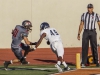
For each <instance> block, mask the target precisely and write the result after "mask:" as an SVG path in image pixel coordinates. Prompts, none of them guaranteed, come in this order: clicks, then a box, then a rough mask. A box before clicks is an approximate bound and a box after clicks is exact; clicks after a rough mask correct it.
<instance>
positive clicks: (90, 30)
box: [84, 29, 96, 31]
mask: <svg viewBox="0 0 100 75" xmlns="http://www.w3.org/2000/svg"><path fill="white" fill-rule="evenodd" d="M95 30H96V29H91V30H89V29H84V31H95Z"/></svg>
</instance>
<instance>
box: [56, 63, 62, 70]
mask: <svg viewBox="0 0 100 75" xmlns="http://www.w3.org/2000/svg"><path fill="white" fill-rule="evenodd" d="M55 67H56V68H57V69H58V71H59V72H63V71H62V69H61V67H60V66H59V65H58V64H56V65H55Z"/></svg>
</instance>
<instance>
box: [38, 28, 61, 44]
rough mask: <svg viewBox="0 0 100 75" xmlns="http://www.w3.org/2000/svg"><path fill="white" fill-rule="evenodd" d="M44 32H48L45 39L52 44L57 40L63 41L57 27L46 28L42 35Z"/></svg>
mask: <svg viewBox="0 0 100 75" xmlns="http://www.w3.org/2000/svg"><path fill="white" fill-rule="evenodd" d="M43 33H46V37H45V39H46V40H48V41H49V42H50V44H52V43H53V42H55V41H61V38H60V35H59V34H58V32H57V31H56V29H55V28H47V29H44V30H42V31H41V33H40V35H42V34H43Z"/></svg>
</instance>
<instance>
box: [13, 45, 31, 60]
mask: <svg viewBox="0 0 100 75" xmlns="http://www.w3.org/2000/svg"><path fill="white" fill-rule="evenodd" d="M29 48H30V47H29V46H26V45H25V44H22V45H21V47H20V46H19V47H18V48H13V47H12V51H13V52H14V55H15V56H16V57H17V58H18V59H19V60H21V59H22V58H23V55H22V50H25V51H26V50H29Z"/></svg>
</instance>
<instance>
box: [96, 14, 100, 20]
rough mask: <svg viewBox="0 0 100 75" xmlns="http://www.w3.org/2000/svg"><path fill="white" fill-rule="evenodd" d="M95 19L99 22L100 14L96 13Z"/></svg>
mask: <svg viewBox="0 0 100 75" xmlns="http://www.w3.org/2000/svg"><path fill="white" fill-rule="evenodd" d="M96 21H97V22H100V16H99V15H98V14H96Z"/></svg>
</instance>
